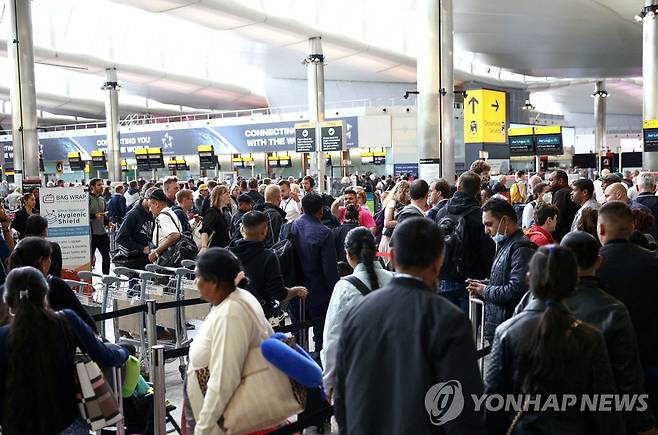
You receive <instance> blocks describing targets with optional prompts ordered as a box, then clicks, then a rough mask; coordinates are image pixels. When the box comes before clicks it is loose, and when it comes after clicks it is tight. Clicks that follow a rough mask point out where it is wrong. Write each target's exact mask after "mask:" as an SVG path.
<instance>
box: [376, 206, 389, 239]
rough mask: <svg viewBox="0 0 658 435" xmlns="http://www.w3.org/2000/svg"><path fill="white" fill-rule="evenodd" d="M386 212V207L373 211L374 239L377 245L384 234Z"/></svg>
mask: <svg viewBox="0 0 658 435" xmlns="http://www.w3.org/2000/svg"><path fill="white" fill-rule="evenodd" d="M385 214H386V209H385V208H382V209H381V210H379V211H378V212H377V213H375V216H374V219H375V240H376V241H377V246H379V242H381V241H382V235H383V234H384V215H385Z"/></svg>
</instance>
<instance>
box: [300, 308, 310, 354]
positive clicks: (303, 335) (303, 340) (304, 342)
mask: <svg viewBox="0 0 658 435" xmlns="http://www.w3.org/2000/svg"><path fill="white" fill-rule="evenodd" d="M304 320H306V299H302V298H299V322H300V323H301V322H303V321H304ZM299 341H300V343H299V344H300V345H301V346H302V349H304V350H306V351H307V352H308V347H309V342H308V328H304V329H302V330H301V331H299Z"/></svg>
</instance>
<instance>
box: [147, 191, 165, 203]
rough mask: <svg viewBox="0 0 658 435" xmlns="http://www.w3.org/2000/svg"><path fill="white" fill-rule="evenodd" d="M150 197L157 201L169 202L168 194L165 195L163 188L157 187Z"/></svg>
mask: <svg viewBox="0 0 658 435" xmlns="http://www.w3.org/2000/svg"><path fill="white" fill-rule="evenodd" d="M148 199H153V200H155V201H160V202H167V196H166V195H165V193H164V191H163V190H162V189H155V190H154V191H153V192H151V194H150V195H149V197H148Z"/></svg>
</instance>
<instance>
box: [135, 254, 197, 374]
mask: <svg viewBox="0 0 658 435" xmlns="http://www.w3.org/2000/svg"><path fill="white" fill-rule="evenodd" d="M183 264H184V266H183V267H178V268H169V267H163V266H159V265H156V264H150V265H148V266H146V269H147V270H150V271H163V272H166V273H173V274H174V276H173V280H174V284H173V286H174V289H175V292H174V294H175V300H176V301H183V300H186V299H198V298H199V297H200V293H199V291H198V290H197V288H196V285H195V283H194V277H195V275H196V274H195V271H194V269H193V268H194V266H195V263H194V262H193V261H191V260H185V261H183ZM209 312H210V308H209V306H208V305H207V304H198V305H191V306H187V307H176V309H175V319H176V329H175V331H176V348H182V347H185V346H188V345H189V344H190V342H191V341H192V339H190V338H189V337H188V334H187V320H188V319H198V320H204V319H205V318H206V316H207V315H208V313H209ZM178 370H179V372H180V374H181V376H182V377H183V378H184V376H185V373H186V370H187V363H186V360H185V357H179V366H178Z"/></svg>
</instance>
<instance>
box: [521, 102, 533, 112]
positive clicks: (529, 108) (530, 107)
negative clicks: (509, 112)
mask: <svg viewBox="0 0 658 435" xmlns="http://www.w3.org/2000/svg"><path fill="white" fill-rule="evenodd" d="M521 110H526V111H528V112H532V111H534V110H535V106H533V105H532V104H531V103H530V100H525V104H523V107H521Z"/></svg>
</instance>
